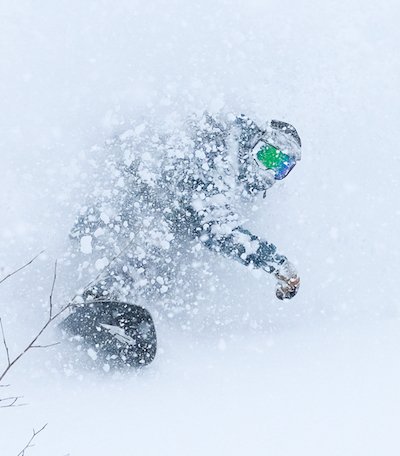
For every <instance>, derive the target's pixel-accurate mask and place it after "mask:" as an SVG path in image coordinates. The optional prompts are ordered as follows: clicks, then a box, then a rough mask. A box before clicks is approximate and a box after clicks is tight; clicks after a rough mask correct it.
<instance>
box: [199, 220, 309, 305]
mask: <svg viewBox="0 0 400 456" xmlns="http://www.w3.org/2000/svg"><path fill="white" fill-rule="evenodd" d="M220 231H221V227H220V226H219V224H218V223H215V224H213V223H211V224H209V226H208V227H207V230H206V232H205V233H204V234H203V235H201V236H200V240H201V241H202V242H203V244H204V245H205V246H207V247H208V248H209V249H210V250H213V251H215V252H217V253H220V254H222V255H224V256H226V257H229V258H232V259H234V260H236V261H239V262H240V263H242V264H243V265H245V266H253V267H255V268H257V269H263V270H264V271H266V272H269V273H271V274H274V275H275V277H276V278H277V279H278V284H277V289H276V296H277V297H278V298H279V299H290V298H292V297H293V296H295V295H296V293H297V291H298V288H299V286H300V279H299V277H298V276H297V272H296V270H295V268H294V266H293V265H292V264H291V263H290V262H289V261H288V259H287V258H286V257H285V256H284V255H280V254H279V253H277V249H276V247H275V245H274V244H270V243H268V242H267V241H264V240H261V239H260V238H259V237H258V236H255V235H254V234H252V233H251V232H250V231H248V230H247V229H245V228H243V227H241V226H238V227H236V228H233V229H232V230H231V232H230V233H224V234H223V233H221V232H220Z"/></svg>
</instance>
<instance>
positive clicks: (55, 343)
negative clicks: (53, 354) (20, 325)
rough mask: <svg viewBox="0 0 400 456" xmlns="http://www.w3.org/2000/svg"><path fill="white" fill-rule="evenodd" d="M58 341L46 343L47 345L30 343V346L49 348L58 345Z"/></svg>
mask: <svg viewBox="0 0 400 456" xmlns="http://www.w3.org/2000/svg"><path fill="white" fill-rule="evenodd" d="M59 344H60V342H54V343H52V344H47V345H32V347H31V348H50V347H55V346H56V345H59Z"/></svg>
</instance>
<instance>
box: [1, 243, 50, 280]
mask: <svg viewBox="0 0 400 456" xmlns="http://www.w3.org/2000/svg"><path fill="white" fill-rule="evenodd" d="M43 252H44V250H42V251H41V252H39V253H38V254H37V255H35V256H34V257H33V258H32V259H31V260H29V261H28V262H27V263H25V264H24V265H23V266H21V267H20V268H18V269H16V270H15V271H13V272H10V274H8V275H6V276H5V277H3V278H2V279H1V280H0V284H2V283H3V282H5V281H6V280H7V279H9V278H10V277H12V276H13V275H15V274H17V273H18V272H19V271H22V269H25V268H26V267H28V266H29V265H30V264H32V263H33V262H34V261H35V260H36V258H37V257H39V256H40V255H41V254H42V253H43Z"/></svg>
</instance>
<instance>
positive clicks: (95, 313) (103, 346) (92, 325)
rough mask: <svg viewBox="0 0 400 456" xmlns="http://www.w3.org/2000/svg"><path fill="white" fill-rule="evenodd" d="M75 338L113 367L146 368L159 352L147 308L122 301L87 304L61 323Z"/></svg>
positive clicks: (69, 334)
mask: <svg viewBox="0 0 400 456" xmlns="http://www.w3.org/2000/svg"><path fill="white" fill-rule="evenodd" d="M60 327H61V329H62V330H64V331H65V332H66V333H67V334H68V336H70V338H71V340H76V341H78V342H83V343H84V344H85V345H87V346H88V348H91V349H92V350H94V352H95V353H96V357H99V358H101V359H102V360H103V361H106V362H107V363H109V364H110V365H111V366H113V367H117V368H118V367H124V366H128V367H142V366H146V365H148V364H150V363H151V362H152V361H153V360H154V358H155V356H156V351H157V335H156V330H155V326H154V321H153V318H152V317H151V315H150V312H149V311H148V310H146V309H145V308H144V307H141V306H138V305H135V304H129V303H126V302H120V301H103V302H92V303H85V304H83V305H81V306H79V307H76V308H75V309H74V310H73V311H72V313H71V314H70V315H69V316H68V317H67V318H66V319H65V320H64V321H63V322H62V323H61V324H60Z"/></svg>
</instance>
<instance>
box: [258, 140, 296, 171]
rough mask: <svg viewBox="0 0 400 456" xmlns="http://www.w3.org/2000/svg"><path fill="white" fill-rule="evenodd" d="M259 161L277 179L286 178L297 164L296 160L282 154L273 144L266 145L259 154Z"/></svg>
mask: <svg viewBox="0 0 400 456" xmlns="http://www.w3.org/2000/svg"><path fill="white" fill-rule="evenodd" d="M257 160H258V162H259V163H260V164H261V165H263V166H264V167H265V168H267V169H271V170H272V171H274V173H275V179H277V180H281V179H283V178H284V177H286V176H287V175H288V174H289V173H290V171H291V170H292V169H293V168H294V166H295V164H296V159H295V158H293V157H290V156H289V155H287V154H285V153H283V152H281V151H280V150H279V149H277V148H276V147H274V146H272V145H271V144H265V145H264V146H263V147H261V148H260V150H259V151H258V152H257Z"/></svg>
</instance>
